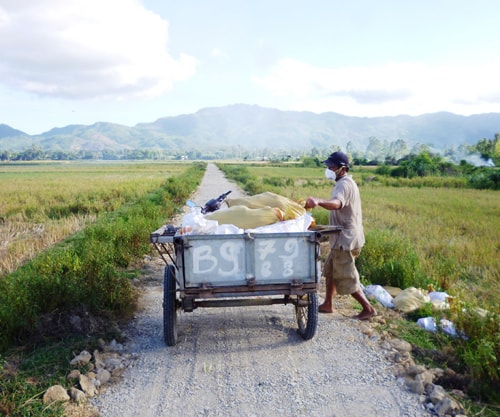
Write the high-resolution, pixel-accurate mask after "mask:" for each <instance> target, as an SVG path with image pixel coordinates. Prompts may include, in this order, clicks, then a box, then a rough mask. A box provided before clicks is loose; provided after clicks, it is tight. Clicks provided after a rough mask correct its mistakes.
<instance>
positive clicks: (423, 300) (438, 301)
mask: <svg viewBox="0 0 500 417" xmlns="http://www.w3.org/2000/svg"><path fill="white" fill-rule="evenodd" d="M363 291H364V293H365V294H366V296H367V298H368V299H371V300H377V301H378V302H379V303H380V304H382V305H383V306H384V307H386V308H392V309H395V310H398V311H401V312H403V313H411V312H413V311H416V310H418V309H420V308H422V307H424V305H425V304H427V303H430V304H432V309H433V311H444V310H448V309H449V308H450V304H449V302H450V300H451V299H452V297H451V296H450V295H449V294H447V293H446V292H442V291H424V290H422V289H420V288H415V287H409V288H406V289H404V290H400V289H399V288H393V287H385V288H384V287H382V286H381V285H368V286H366V287H364V288H363ZM391 293H392V294H391ZM417 324H418V325H419V326H420V327H422V328H423V329H425V330H428V331H431V332H436V331H438V330H439V329H441V330H442V331H443V332H445V333H447V334H449V335H450V336H457V331H456V330H455V326H454V325H453V323H452V322H451V321H450V320H447V319H445V318H442V319H441V320H440V321H439V323H436V320H435V319H434V317H422V318H420V319H418V320H417Z"/></svg>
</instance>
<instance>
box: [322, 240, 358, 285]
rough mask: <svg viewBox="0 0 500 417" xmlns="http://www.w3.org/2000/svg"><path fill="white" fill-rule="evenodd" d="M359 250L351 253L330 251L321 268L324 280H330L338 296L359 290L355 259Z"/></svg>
mask: <svg viewBox="0 0 500 417" xmlns="http://www.w3.org/2000/svg"><path fill="white" fill-rule="evenodd" d="M360 253H361V249H353V250H351V251H345V250H337V249H332V250H331V251H330V254H329V255H328V257H327V258H326V261H325V265H324V266H323V275H324V276H325V278H326V279H327V280H328V279H332V280H333V283H334V284H335V289H336V291H337V293H338V294H339V295H346V294H352V293H355V292H356V291H358V290H359V289H361V287H360V283H359V272H358V270H357V269H356V264H355V261H356V258H357V257H358V256H359V254H360Z"/></svg>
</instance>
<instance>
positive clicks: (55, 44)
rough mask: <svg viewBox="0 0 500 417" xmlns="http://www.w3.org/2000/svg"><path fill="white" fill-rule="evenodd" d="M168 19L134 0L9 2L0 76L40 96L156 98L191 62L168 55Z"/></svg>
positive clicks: (0, 40) (0, 13)
mask: <svg viewBox="0 0 500 417" xmlns="http://www.w3.org/2000/svg"><path fill="white" fill-rule="evenodd" d="M167 42H168V22H167V21H166V20H164V19H162V18H161V17H160V16H158V15H157V14H154V13H153V12H151V11H148V10H146V9H145V8H144V7H143V5H142V4H141V3H140V2H139V1H137V0H105V1H102V0H37V1H35V2H32V1H25V0H16V1H8V2H3V4H2V5H0V82H1V83H3V84H5V85H6V86H7V87H10V88H11V89H15V90H21V91H24V92H27V93H34V94H37V95H41V96H50V97H66V98H125V97H130V96H134V97H141V96H156V95H159V94H161V93H163V92H165V91H167V90H168V89H170V88H171V87H172V85H173V83H175V82H177V81H181V80H185V79H188V78H189V77H191V76H192V75H193V74H194V72H195V68H196V60H195V59H194V58H193V57H191V56H188V55H186V54H181V55H180V56H179V57H178V58H174V57H172V56H171V55H170V54H169V53H168V49H167Z"/></svg>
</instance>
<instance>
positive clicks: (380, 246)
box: [357, 230, 427, 289]
mask: <svg viewBox="0 0 500 417" xmlns="http://www.w3.org/2000/svg"><path fill="white" fill-rule="evenodd" d="M357 267H358V269H359V272H360V275H361V276H362V277H363V279H364V280H365V281H367V282H370V283H373V284H379V285H389V286H393V287H399V288H402V289H404V288H408V287H412V286H413V287H424V288H425V287H426V286H427V283H426V278H425V276H424V275H423V273H422V272H421V270H420V261H419V259H418V256H417V254H416V253H415V251H414V250H413V248H412V245H411V243H410V242H408V241H406V240H405V239H403V238H402V237H400V236H398V235H397V234H395V233H393V232H391V231H388V230H372V231H370V232H369V233H367V235H366V245H365V247H364V248H363V250H362V251H361V255H360V257H359V258H358V260H357Z"/></svg>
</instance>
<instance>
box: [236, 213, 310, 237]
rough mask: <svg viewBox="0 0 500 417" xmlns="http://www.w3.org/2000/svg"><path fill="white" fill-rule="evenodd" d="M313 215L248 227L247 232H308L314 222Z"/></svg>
mask: <svg viewBox="0 0 500 417" xmlns="http://www.w3.org/2000/svg"><path fill="white" fill-rule="evenodd" d="M312 220H313V218H312V216H311V215H310V214H309V213H306V214H304V215H303V216H300V217H297V218H296V219H292V220H285V221H283V222H277V223H273V224H269V225H267V226H259V227H256V228H254V229H246V230H245V232H247V233H294V232H307V229H309V226H310V225H311V223H312Z"/></svg>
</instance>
